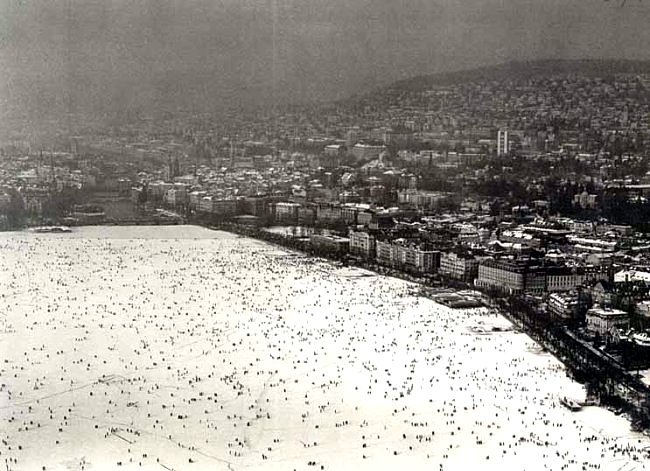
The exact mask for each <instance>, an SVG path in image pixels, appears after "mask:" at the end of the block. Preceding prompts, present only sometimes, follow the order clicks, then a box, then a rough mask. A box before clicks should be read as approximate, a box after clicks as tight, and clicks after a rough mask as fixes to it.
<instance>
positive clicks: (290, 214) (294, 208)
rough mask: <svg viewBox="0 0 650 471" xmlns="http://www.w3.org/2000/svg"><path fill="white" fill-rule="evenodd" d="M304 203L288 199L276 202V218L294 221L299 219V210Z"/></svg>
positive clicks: (282, 220)
mask: <svg viewBox="0 0 650 471" xmlns="http://www.w3.org/2000/svg"><path fill="white" fill-rule="evenodd" d="M301 206H302V205H300V204H299V203H289V202H286V201H283V202H279V203H275V220H276V221H278V222H292V221H296V220H297V219H298V211H299V210H300V208H301Z"/></svg>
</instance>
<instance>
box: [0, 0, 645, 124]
mask: <svg viewBox="0 0 650 471" xmlns="http://www.w3.org/2000/svg"><path fill="white" fill-rule="evenodd" d="M531 58H629V59H650V0H627V2H626V4H625V5H623V6H621V0H610V1H608V2H607V1H604V0H141V1H126V0H22V1H19V0H0V70H1V72H0V86H1V88H0V99H1V101H0V103H4V104H5V105H7V104H10V105H15V104H17V103H18V104H24V105H25V106H29V107H31V108H36V109H38V108H52V109H58V108H59V107H62V109H68V110H73V111H74V110H76V109H86V108H91V107H97V108H101V107H104V108H125V107H127V108H128V107H135V108H137V107H141V106H142V107H145V108H147V107H149V108H151V107H158V106H164V107H173V106H176V105H179V104H182V105H186V106H203V107H207V108H210V107H219V106H232V105H239V104H246V105H249V104H251V103H258V102H265V103H269V102H272V101H273V100H274V99H275V100H278V101H286V100H292V101H304V100H311V99H317V100H323V99H331V98H340V97H345V96H347V95H349V94H351V93H355V92H359V91H365V90H370V89H372V88H373V87H376V86H378V85H382V84H387V83H390V82H391V81H393V80H396V79H400V78H406V77H410V76H413V75H418V74H425V73H432V72H438V71H448V70H454V69H459V68H467V67H472V66H478V65H488V64H495V63H500V62H505V61H509V60H513V59H531Z"/></svg>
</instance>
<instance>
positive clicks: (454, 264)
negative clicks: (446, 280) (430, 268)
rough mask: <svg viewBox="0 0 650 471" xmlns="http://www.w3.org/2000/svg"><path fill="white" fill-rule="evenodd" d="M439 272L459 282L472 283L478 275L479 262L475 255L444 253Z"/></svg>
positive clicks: (441, 257)
mask: <svg viewBox="0 0 650 471" xmlns="http://www.w3.org/2000/svg"><path fill="white" fill-rule="evenodd" d="M438 272H439V273H440V274H442V275H446V276H448V277H450V278H454V279H457V280H463V281H471V280H473V279H474V278H476V275H477V274H478V260H477V259H476V258H475V257H474V256H473V255H462V254H457V253H455V252H447V253H443V254H442V255H441V256H440V268H439V270H438Z"/></svg>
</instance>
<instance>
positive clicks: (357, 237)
mask: <svg viewBox="0 0 650 471" xmlns="http://www.w3.org/2000/svg"><path fill="white" fill-rule="evenodd" d="M349 237H350V253H352V254H354V255H360V256H362V257H365V258H374V257H375V251H376V241H375V238H374V237H373V236H372V235H370V234H368V233H367V232H364V231H350V235H349Z"/></svg>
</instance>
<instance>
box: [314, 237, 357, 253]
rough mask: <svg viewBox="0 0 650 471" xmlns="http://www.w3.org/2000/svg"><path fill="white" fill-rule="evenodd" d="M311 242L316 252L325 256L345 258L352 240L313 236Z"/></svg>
mask: <svg viewBox="0 0 650 471" xmlns="http://www.w3.org/2000/svg"><path fill="white" fill-rule="evenodd" d="M309 241H310V242H311V247H312V249H313V250H314V252H316V253H319V254H324V255H334V256H343V255H345V254H347V253H348V249H349V246H350V239H348V238H347V237H338V236H335V235H325V234H312V235H311V236H310V237H309Z"/></svg>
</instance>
